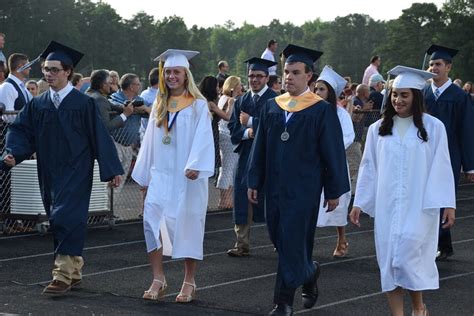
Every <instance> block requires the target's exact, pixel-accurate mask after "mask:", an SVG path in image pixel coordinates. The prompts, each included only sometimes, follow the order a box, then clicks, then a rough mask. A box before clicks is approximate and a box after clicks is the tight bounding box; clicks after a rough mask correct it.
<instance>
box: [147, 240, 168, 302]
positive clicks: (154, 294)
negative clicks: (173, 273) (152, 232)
mask: <svg viewBox="0 0 474 316" xmlns="http://www.w3.org/2000/svg"><path fill="white" fill-rule="evenodd" d="M148 259H149V260H150V265H151V270H152V272H153V281H152V282H151V285H150V288H149V289H148V291H145V294H143V298H145V299H151V300H156V299H158V298H159V297H161V296H162V295H164V290H165V288H166V280H165V274H164V272H163V247H161V248H160V249H158V250H156V249H155V250H153V251H151V252H149V253H148Z"/></svg>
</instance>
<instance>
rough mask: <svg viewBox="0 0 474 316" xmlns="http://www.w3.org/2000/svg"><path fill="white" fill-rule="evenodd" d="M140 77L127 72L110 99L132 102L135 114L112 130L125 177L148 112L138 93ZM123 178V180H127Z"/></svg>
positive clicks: (118, 101) (113, 101)
mask: <svg viewBox="0 0 474 316" xmlns="http://www.w3.org/2000/svg"><path fill="white" fill-rule="evenodd" d="M140 87H141V84H140V78H139V77H138V76H137V75H136V74H132V73H127V74H125V75H123V76H122V78H120V90H119V91H117V92H115V93H112V94H111V95H110V98H109V101H110V102H111V103H112V104H114V105H116V106H120V107H125V105H126V104H127V103H129V102H132V106H133V108H134V109H133V114H132V115H130V116H129V117H128V118H127V120H126V121H125V124H124V125H123V127H120V128H117V129H115V130H114V131H113V132H112V137H113V138H114V140H115V147H116V148H117V153H118V155H119V159H120V162H121V163H122V167H123V170H124V171H125V176H124V177H125V179H126V178H127V176H128V174H129V173H130V167H131V163H132V159H133V148H134V146H138V145H139V143H140V124H141V115H145V114H146V107H145V106H144V103H143V99H142V98H140V97H139V96H138V95H139V93H140ZM125 179H122V180H125ZM124 184H125V181H122V182H121V184H120V186H119V188H118V189H117V192H120V191H121V189H122V188H123V186H124Z"/></svg>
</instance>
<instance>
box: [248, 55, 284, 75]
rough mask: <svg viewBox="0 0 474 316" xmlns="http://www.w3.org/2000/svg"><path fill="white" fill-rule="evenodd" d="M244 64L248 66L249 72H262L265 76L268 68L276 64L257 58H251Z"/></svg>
mask: <svg viewBox="0 0 474 316" xmlns="http://www.w3.org/2000/svg"><path fill="white" fill-rule="evenodd" d="M244 62H245V63H247V64H248V69H249V70H260V71H264V72H265V73H267V74H268V68H270V67H272V66H275V65H276V64H277V63H276V62H274V61H271V60H267V59H263V58H257V57H252V58H250V59H247V60H246V61H244Z"/></svg>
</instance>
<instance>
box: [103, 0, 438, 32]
mask: <svg viewBox="0 0 474 316" xmlns="http://www.w3.org/2000/svg"><path fill="white" fill-rule="evenodd" d="M98 1H102V2H105V3H108V4H110V5H111V6H112V7H113V8H114V9H115V10H116V12H117V13H118V14H119V15H120V16H121V17H123V18H125V19H130V18H131V17H132V16H133V15H134V14H135V13H137V12H139V11H144V12H146V13H147V14H149V15H152V16H154V17H155V19H156V20H162V19H163V18H164V17H169V16H172V15H177V16H180V17H182V18H183V19H184V22H185V23H186V25H187V27H188V28H190V27H192V26H193V25H198V26H200V27H212V26H215V25H224V23H225V22H226V21H228V20H231V21H233V22H234V23H235V26H236V27H239V26H241V25H242V24H243V23H244V22H246V23H248V24H253V25H255V26H262V25H268V24H269V23H270V22H271V21H272V20H273V19H278V20H279V21H280V23H285V22H291V23H293V24H294V25H302V24H303V23H305V22H306V21H312V20H315V19H317V18H320V19H321V20H322V21H332V20H334V19H335V18H336V17H338V16H346V15H348V14H352V13H360V14H367V15H369V16H371V17H372V18H373V19H374V20H385V21H387V20H392V19H396V18H398V17H399V16H400V15H401V14H402V10H403V9H407V8H409V7H410V6H411V5H412V4H413V3H415V2H431V3H435V4H436V5H437V7H438V8H439V9H440V8H441V7H442V4H443V3H444V2H445V0H432V1H424V0H419V1H412V0H378V1H367V0H324V1H322V0H315V1H309V0H290V1H281V0H279V1H262V0H237V1H226V0H221V1H219V0H200V1H197V0H173V1H168V0H96V2H98ZM270 4H273V7H272V6H270ZM289 4H291V5H292V7H291V8H290V7H289ZM249 8H251V9H249Z"/></svg>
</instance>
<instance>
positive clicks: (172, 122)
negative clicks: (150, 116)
mask: <svg viewBox="0 0 474 316" xmlns="http://www.w3.org/2000/svg"><path fill="white" fill-rule="evenodd" d="M178 114H179V111H178V112H176V113H175V115H174V116H173V118H172V119H171V122H170V112H168V113H167V114H166V135H168V133H169V132H171V128H173V125H174V122H176V118H177V117H178ZM168 122H169V123H168Z"/></svg>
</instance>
